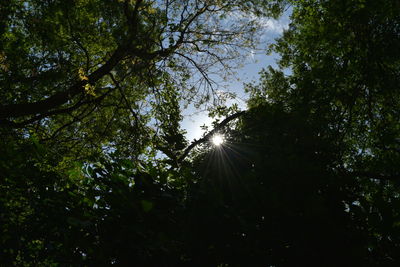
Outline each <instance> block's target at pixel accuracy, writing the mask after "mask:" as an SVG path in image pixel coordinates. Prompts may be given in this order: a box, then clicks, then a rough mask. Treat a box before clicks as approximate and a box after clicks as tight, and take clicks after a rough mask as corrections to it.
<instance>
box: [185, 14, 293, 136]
mask: <svg viewBox="0 0 400 267" xmlns="http://www.w3.org/2000/svg"><path fill="white" fill-rule="evenodd" d="M289 15H290V10H288V11H286V12H285V13H284V14H283V16H282V17H281V18H280V19H278V20H274V19H265V20H263V21H262V25H263V27H264V28H265V29H263V32H264V34H263V36H261V42H260V44H259V47H258V49H257V52H255V53H251V54H250V55H249V56H248V57H247V58H248V62H245V64H244V67H242V68H240V69H237V71H236V72H237V75H236V76H233V77H230V78H229V79H228V81H227V82H226V83H225V85H226V88H224V89H222V90H225V91H229V92H233V93H235V94H236V95H237V99H236V103H237V104H238V105H239V107H240V108H241V109H245V108H246V105H245V100H246V99H247V95H246V93H245V92H244V90H243V88H244V86H243V84H244V83H250V82H252V81H257V80H258V78H259V72H260V71H261V70H262V68H266V67H267V66H269V65H270V66H272V67H276V60H277V58H278V56H277V55H274V54H273V55H269V56H267V55H266V53H265V49H266V48H267V47H268V45H269V44H271V43H273V42H274V40H275V39H276V38H277V37H279V36H280V35H281V34H282V32H283V30H284V29H285V28H287V27H288V24H289ZM238 79H239V80H238ZM218 89H219V88H218ZM228 104H229V103H228ZM182 113H183V116H184V118H183V121H182V123H181V126H182V128H183V129H184V130H186V131H187V134H186V138H187V139H188V140H189V141H192V140H193V139H198V138H200V137H201V136H202V134H203V130H202V129H201V127H200V126H202V125H208V126H209V125H211V119H210V118H208V116H207V112H205V111H199V110H197V109H195V108H194V107H193V106H189V107H188V108H186V109H185V110H183V112H182Z"/></svg>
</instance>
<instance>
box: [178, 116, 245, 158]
mask: <svg viewBox="0 0 400 267" xmlns="http://www.w3.org/2000/svg"><path fill="white" fill-rule="evenodd" d="M244 114H246V111H240V112H237V113H235V114H232V115H230V116H228V117H226V118H225V119H224V120H223V121H222V122H220V123H219V124H218V125H217V126H216V127H215V128H214V129H212V130H211V131H210V132H208V133H207V134H206V135H205V136H203V137H202V138H200V139H199V140H195V141H193V142H192V143H191V144H190V145H189V146H188V147H187V148H186V149H185V150H184V151H183V153H182V155H181V156H180V157H179V158H178V160H177V161H178V163H181V162H182V161H183V160H184V159H185V158H186V157H187V155H188V154H189V152H190V151H191V150H192V149H193V148H195V147H196V146H198V145H200V144H202V143H205V142H207V141H208V140H210V138H211V137H212V136H213V135H214V134H215V133H216V132H218V131H219V130H220V129H222V128H224V127H225V126H226V125H227V124H228V123H229V122H231V121H232V120H234V119H237V118H239V117H240V116H243V115H244Z"/></svg>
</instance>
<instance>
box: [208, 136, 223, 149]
mask: <svg viewBox="0 0 400 267" xmlns="http://www.w3.org/2000/svg"><path fill="white" fill-rule="evenodd" d="M211 141H212V143H213V144H214V146H220V145H222V143H223V142H224V137H223V136H222V135H220V134H216V135H214V136H213V137H212V139H211Z"/></svg>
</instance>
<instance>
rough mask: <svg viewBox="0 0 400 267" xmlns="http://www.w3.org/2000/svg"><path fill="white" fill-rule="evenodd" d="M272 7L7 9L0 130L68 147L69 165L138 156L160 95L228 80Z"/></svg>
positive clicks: (191, 4)
mask: <svg viewBox="0 0 400 267" xmlns="http://www.w3.org/2000/svg"><path fill="white" fill-rule="evenodd" d="M281 2H283V1H268V2H265V1H144V0H138V1H129V0H126V1H117V0H114V1H107V2H104V1H96V0H84V1H73V2H71V3H70V4H69V5H65V2H64V1H56V0H54V1H45V2H43V1H11V0H10V1H6V2H4V3H3V4H2V7H3V8H2V10H4V14H3V15H2V18H1V22H0V23H1V25H2V32H1V37H0V38H1V44H2V47H1V48H0V51H1V53H0V64H1V68H0V69H1V74H0V75H1V76H0V80H1V88H2V92H1V99H2V102H1V105H0V123H1V124H0V126H1V127H2V131H8V130H4V128H7V127H8V128H11V129H12V132H13V134H19V135H22V136H26V135H27V134H29V135H36V138H38V139H39V140H42V141H50V142H52V144H51V146H53V147H56V146H59V145H60V144H69V146H68V148H67V149H61V150H63V152H62V153H63V154H65V155H67V154H72V156H71V157H73V158H76V157H79V155H82V154H88V153H87V152H88V151H92V154H98V153H100V152H101V150H107V149H109V148H110V147H115V146H118V145H119V149H120V150H122V149H123V148H124V149H125V150H126V154H131V155H133V154H135V155H136V156H138V155H139V154H140V153H142V152H143V151H144V150H145V149H146V147H147V149H148V148H149V147H151V145H149V140H151V139H152V137H153V136H154V134H155V131H156V130H155V129H154V127H150V126H151V125H152V124H154V123H153V122H152V121H151V118H153V117H154V116H158V115H155V113H156V112H157V111H156V109H155V108H154V107H155V106H157V105H162V104H163V103H164V102H165V101H166V99H165V98H164V96H165V94H169V93H165V92H167V91H169V92H171V90H176V91H177V93H175V94H176V95H177V96H178V97H182V98H185V99H190V98H193V97H195V96H196V97H200V99H202V98H203V97H209V96H210V95H212V92H211V91H209V90H212V89H213V87H212V85H213V77H212V76H210V72H211V71H215V67H216V66H217V65H219V67H221V68H222V69H223V70H225V72H229V71H230V70H229V66H230V65H229V64H228V63H229V61H232V60H233V59H235V58H237V59H239V56H240V53H239V49H246V48H250V47H252V46H253V45H254V44H255V41H256V39H257V38H256V36H257V34H256V33H257V31H258V29H257V16H265V15H267V16H277V15H278V13H279V12H280V9H281ZM196 73H197V74H196ZM193 85H194V86H195V87H193ZM202 85H204V87H203V88H202ZM202 89H204V90H206V91H205V92H203V93H201V90H202ZM199 90H200V92H199ZM175 108H176V107H175ZM164 112H172V113H174V112H175V110H167V111H165V110H164ZM161 124H163V122H161ZM125 140H131V141H132V142H129V143H127V142H126V141H125ZM68 151H72V152H71V153H69V152H68Z"/></svg>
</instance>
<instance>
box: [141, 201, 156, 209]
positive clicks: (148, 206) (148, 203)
mask: <svg viewBox="0 0 400 267" xmlns="http://www.w3.org/2000/svg"><path fill="white" fill-rule="evenodd" d="M140 203H141V204H142V209H143V210H144V212H149V211H151V210H152V209H153V206H154V204H153V202H151V201H148V200H142V201H140Z"/></svg>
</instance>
